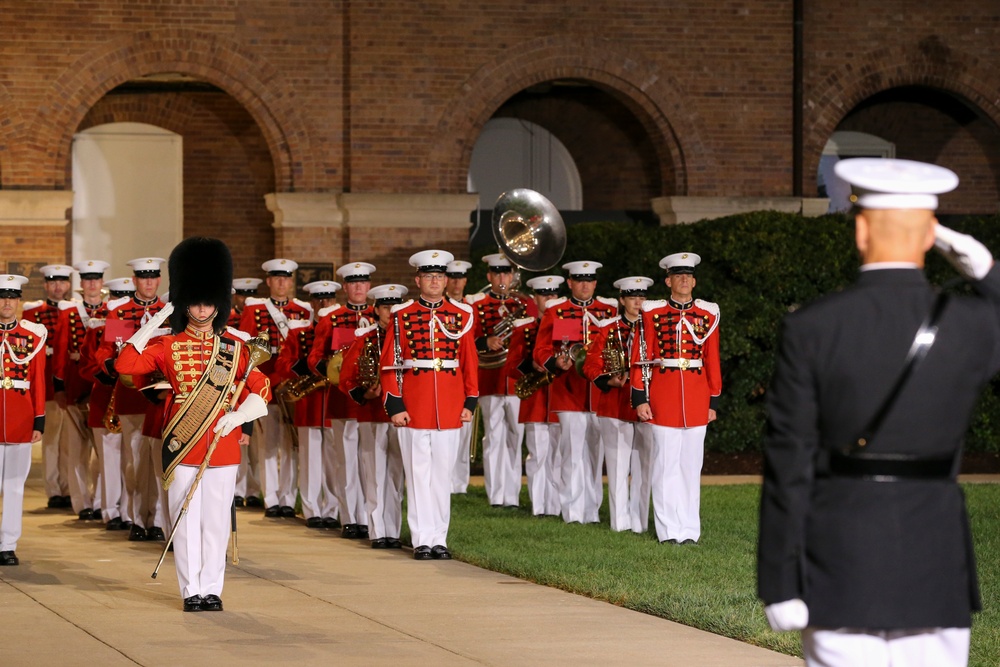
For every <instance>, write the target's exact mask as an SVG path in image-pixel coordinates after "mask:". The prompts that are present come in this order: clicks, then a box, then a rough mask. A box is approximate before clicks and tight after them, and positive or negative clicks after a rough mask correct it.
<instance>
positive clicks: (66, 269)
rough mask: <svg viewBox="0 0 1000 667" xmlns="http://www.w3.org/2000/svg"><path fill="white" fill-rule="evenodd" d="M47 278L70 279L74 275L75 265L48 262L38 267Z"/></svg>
mask: <svg viewBox="0 0 1000 667" xmlns="http://www.w3.org/2000/svg"><path fill="white" fill-rule="evenodd" d="M38 271H39V272H40V273H41V274H42V275H43V276H45V279H46V280H69V277H70V276H71V275H73V267H72V266H66V265H65V264H48V265H46V266H43V267H42V268H40V269H38Z"/></svg>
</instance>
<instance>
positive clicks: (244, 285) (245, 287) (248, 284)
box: [233, 278, 264, 296]
mask: <svg viewBox="0 0 1000 667" xmlns="http://www.w3.org/2000/svg"><path fill="white" fill-rule="evenodd" d="M262 282H264V281H263V280H261V279H260V278H236V279H235V280H233V289H234V290H236V293H237V294H243V293H244V292H247V293H249V294H248V295H249V296H252V295H253V294H255V293H256V292H257V288H258V287H260V284H261V283H262Z"/></svg>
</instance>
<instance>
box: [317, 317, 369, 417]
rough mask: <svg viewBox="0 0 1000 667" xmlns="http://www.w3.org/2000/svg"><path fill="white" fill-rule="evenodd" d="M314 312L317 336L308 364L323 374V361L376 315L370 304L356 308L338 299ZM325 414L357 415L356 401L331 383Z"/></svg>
mask: <svg viewBox="0 0 1000 667" xmlns="http://www.w3.org/2000/svg"><path fill="white" fill-rule="evenodd" d="M316 315H317V317H316V337H315V338H314V339H313V345H312V350H310V352H309V368H311V369H312V370H313V372H315V373H318V374H320V375H326V364H327V362H328V361H329V360H330V357H332V356H333V355H334V353H336V352H338V351H346V350H347V348H348V347H349V346H350V345H351V343H353V342H354V337H355V336H354V332H356V331H357V330H358V329H360V328H364V327H367V326H368V325H369V324H371V323H372V322H374V321H376V320H377V319H378V317H377V316H376V315H375V311H374V310H373V309H372V308H371V307H370V306H364V307H363V308H358V307H357V306H343V305H341V304H339V303H335V304H334V305H332V306H330V307H329V308H324V309H323V310H321V311H319V312H318V313H317V314H316ZM326 416H327V417H328V418H330V419H357V418H358V405H357V403H355V402H354V401H352V400H350V399H348V398H347V396H345V395H344V394H343V393H342V392H340V391H337V389H336V388H335V387H331V388H330V392H329V395H328V396H327V408H326Z"/></svg>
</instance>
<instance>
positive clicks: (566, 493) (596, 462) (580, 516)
mask: <svg viewBox="0 0 1000 667" xmlns="http://www.w3.org/2000/svg"><path fill="white" fill-rule="evenodd" d="M557 414H558V417H559V450H560V456H561V457H562V465H561V467H562V477H561V485H560V487H559V504H560V507H561V508H562V518H563V521H565V522H566V523H574V522H575V523H597V522H598V520H599V517H598V510H600V508H601V501H602V500H603V499H604V485H603V484H601V489H600V493H597V491H596V490H595V489H594V480H595V476H596V479H597V480H600V479H601V467H600V466H601V459H600V451H601V448H600V440H601V436H600V432H599V430H598V428H597V417H595V416H594V413H592V412H559V413H557ZM595 468H596V470H595Z"/></svg>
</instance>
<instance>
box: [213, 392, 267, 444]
mask: <svg viewBox="0 0 1000 667" xmlns="http://www.w3.org/2000/svg"><path fill="white" fill-rule="evenodd" d="M266 414H267V403H265V402H264V399H263V398H261V397H260V394H250V395H249V396H247V397H246V400H245V401H243V405H241V406H240V407H239V408H238V409H236V410H234V411H232V412H228V413H226V414H224V415H222V416H221V417H219V421H218V422H216V424H215V428H214V429H212V432H213V433H218V432H219V431H222V437H223V438H224V437H226V436H227V435H229V434H230V433H232V432H233V429H235V428H236V427H237V426H242V425H243V424H245V423H247V422H252V421H253V420H254V419H257V418H259V417H263V416H264V415H266Z"/></svg>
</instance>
